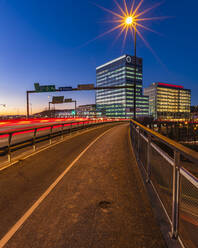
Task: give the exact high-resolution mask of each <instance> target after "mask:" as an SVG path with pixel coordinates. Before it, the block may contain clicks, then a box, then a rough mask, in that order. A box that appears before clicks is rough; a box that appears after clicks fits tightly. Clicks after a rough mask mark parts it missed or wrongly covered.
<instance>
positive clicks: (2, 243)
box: [0, 127, 115, 248]
mask: <svg viewBox="0 0 198 248" xmlns="http://www.w3.org/2000/svg"><path fill="white" fill-rule="evenodd" d="M113 128H115V127H113ZM113 128H110V129H108V130H107V131H105V132H104V133H102V134H101V135H99V136H98V137H97V138H96V139H95V140H93V141H92V142H91V143H90V144H89V145H88V146H87V147H86V148H85V149H84V150H83V151H82V152H81V153H80V154H79V155H78V156H77V158H76V159H75V160H73V162H72V163H71V164H70V165H69V166H68V167H67V168H66V170H65V171H64V172H63V173H62V174H61V175H60V176H59V177H58V178H57V179H56V180H55V181H54V182H53V183H52V184H51V185H50V186H49V188H48V189H47V190H46V191H45V192H44V193H43V194H42V195H41V197H40V198H39V199H38V200H37V201H36V202H35V203H34V204H33V205H32V207H31V208H29V209H28V210H27V212H26V213H25V214H24V215H23V216H22V217H21V218H20V219H19V220H18V221H17V222H16V224H15V225H14V226H12V227H11V229H10V230H9V231H8V232H7V233H6V234H5V236H4V237H3V238H2V239H1V240H0V248H3V247H4V246H5V245H6V244H7V242H8V241H9V240H10V239H11V238H12V236H13V235H14V234H15V233H16V232H17V230H18V229H19V228H20V227H21V226H22V225H23V223H24V222H25V221H26V220H27V219H28V218H29V217H30V216H31V214H32V213H33V212H34V211H35V209H36V208H37V207H38V206H39V205H40V204H41V203H42V201H43V200H44V199H45V198H46V197H47V196H48V195H49V193H50V192H51V191H52V190H53V189H54V188H55V186H56V185H57V184H58V183H59V182H60V181H61V179H62V178H63V177H64V176H65V175H66V174H67V173H68V172H69V170H70V169H71V168H72V167H73V166H74V164H75V163H76V162H77V161H78V160H79V159H80V158H81V157H82V156H83V155H84V154H85V152H86V151H87V150H88V149H89V148H90V147H91V146H92V145H94V144H95V143H96V142H97V140H99V139H100V138H101V137H102V136H104V135H105V134H106V133H107V132H109V131H110V130H111V129H113Z"/></svg>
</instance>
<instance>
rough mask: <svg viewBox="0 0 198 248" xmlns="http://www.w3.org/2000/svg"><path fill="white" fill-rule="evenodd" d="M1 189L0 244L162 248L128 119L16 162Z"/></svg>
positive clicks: (11, 247)
mask: <svg viewBox="0 0 198 248" xmlns="http://www.w3.org/2000/svg"><path fill="white" fill-rule="evenodd" d="M107 130H108V131H107ZM104 131H107V132H106V133H105V134H104V135H103V136H101V137H99V138H98V139H97V140H95V139H96V138H97V137H98V136H99V135H101V134H102V133H104ZM94 140H95V142H93V141H94ZM90 142H93V143H92V144H91V145H90V146H89V147H88V149H87V150H85V148H86V147H87V145H88V144H90ZM79 154H81V155H80V156H79ZM77 156H78V158H77V159H76V157H77ZM68 166H69V167H68ZM61 173H64V174H63V175H62V176H63V177H62V179H61V178H59V179H61V180H60V181H59V182H58V181H57V180H56V179H57V177H58V176H59V175H60V174H61ZM53 182H56V183H57V184H56V183H55V184H54V185H53V186H52V183H53ZM49 187H51V188H49ZM0 188H1V194H0V219H1V225H0V239H1V241H0V247H6V248H15V247H17V248H18V247H24V248H26V247H27V248H29V247H31V248H36V247H42V248H45V247H46V248H47V247H50V248H56V247H57V248H59V247H60V248H61V247H67V248H81V247H83V248H84V247H87V248H89V247H97V248H99V247H101V248H105V247H108V248H110V247H111V248H112V247H120V248H127V247H134V248H136V247H137V248H143V247H146V248H150V247H156V248H161V247H166V246H165V243H164V241H163V238H162V236H161V233H160V231H159V227H158V225H157V224H156V222H155V219H154V217H153V214H152V210H151V207H150V203H149V200H148V198H147V194H146V190H145V188H144V185H143V181H142V179H141V176H140V173H139V169H138V167H137V165H136V161H135V158H134V154H133V152H132V149H131V144H130V141H129V126H128V124H122V125H118V126H117V125H116V126H115V125H108V127H107V126H106V127H100V128H97V129H95V130H92V131H88V132H85V133H82V134H81V135H79V136H75V137H72V138H70V139H68V140H66V141H64V142H63V143H61V144H58V145H56V146H54V147H51V148H49V149H47V150H45V151H43V152H41V153H38V154H36V155H34V156H32V157H30V158H27V159H26V160H24V161H20V162H19V163H18V164H17V165H16V166H14V167H10V168H9V169H6V170H5V171H2V172H0ZM44 192H45V193H46V194H45V195H43V197H42V198H40V197H41V195H42V194H43V193H44ZM39 198H40V202H37V203H38V204H37V205H38V206H37V207H36V205H35V204H34V203H35V201H37V200H38V199H39ZM27 217H28V218H27ZM20 218H21V219H20ZM19 219H20V222H17V221H18V220H19ZM16 223H17V224H16Z"/></svg>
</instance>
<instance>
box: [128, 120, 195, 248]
mask: <svg viewBox="0 0 198 248" xmlns="http://www.w3.org/2000/svg"><path fill="white" fill-rule="evenodd" d="M130 132H131V140H132V144H133V149H134V152H135V155H136V158H137V161H138V164H139V165H140V166H142V167H143V169H144V171H145V173H146V177H147V183H151V184H152V186H153V188H154V191H155V192H156V194H157V196H158V199H159V201H160V203H161V204H162V207H163V209H164V211H165V213H166V216H167V218H168V220H169V222H170V226H171V230H170V233H171V236H172V238H174V239H179V241H180V244H181V245H182V247H186V248H187V247H188V248H195V247H196V248H197V247H198V235H197V234H198V153H197V152H195V151H193V150H190V149H188V148H186V147H184V146H183V145H181V144H179V143H177V142H175V141H173V140H171V139H169V138H166V137H164V136H162V135H161V134H159V133H157V132H154V131H152V130H150V129H148V128H146V127H144V126H143V125H141V124H139V123H138V122H136V121H134V120H132V121H131V122H130Z"/></svg>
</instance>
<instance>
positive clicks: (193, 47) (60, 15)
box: [0, 0, 198, 114]
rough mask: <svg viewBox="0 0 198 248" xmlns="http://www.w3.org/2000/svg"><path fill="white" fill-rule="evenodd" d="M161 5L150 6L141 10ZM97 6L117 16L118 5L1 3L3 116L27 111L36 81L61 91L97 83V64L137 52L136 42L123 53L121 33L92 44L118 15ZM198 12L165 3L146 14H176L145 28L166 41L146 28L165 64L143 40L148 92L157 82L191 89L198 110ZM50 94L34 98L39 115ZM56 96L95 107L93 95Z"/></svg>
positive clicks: (140, 49)
mask: <svg viewBox="0 0 198 248" xmlns="http://www.w3.org/2000/svg"><path fill="white" fill-rule="evenodd" d="M118 2H119V3H120V4H122V6H123V2H122V0H118ZM138 2H139V0H136V3H138ZM158 2H160V1H157V0H145V1H144V4H143V5H142V10H143V9H144V8H148V7H149V6H152V5H153V4H155V3H158ZM94 3H97V4H100V5H101V6H103V7H105V8H108V9H112V10H113V11H116V12H119V9H118V8H117V7H116V5H115V3H114V1H113V0H90V1H88V0H75V1H74V0H58V1H57V0H0V37H1V39H0V86H1V88H0V104H6V105H7V107H6V108H3V107H2V106H0V114H5V113H14V112H15V113H19V114H23V113H25V109H26V98H25V97H26V95H25V92H26V90H33V89H34V82H39V83H40V84H55V85H56V86H57V87H58V86H74V87H75V86H77V84H83V83H85V84H87V83H95V82H96V71H95V69H96V67H97V66H99V65H101V64H103V63H105V62H108V61H110V60H112V59H115V58H116V57H119V56H121V55H122V54H133V43H132V42H133V41H132V38H131V37H130V36H129V37H128V38H127V41H126V45H125V47H124V49H122V41H123V36H121V37H120V38H119V39H118V40H117V41H116V42H114V41H115V39H116V36H117V35H118V33H119V31H115V32H113V33H111V34H109V35H106V36H104V37H102V38H100V39H97V40H95V41H93V42H90V43H88V41H90V40H93V39H94V38H95V37H97V36H98V35H100V34H102V33H104V32H106V31H107V30H109V29H111V28H112V27H114V24H112V23H106V22H105V21H107V20H112V18H113V16H112V15H111V14H110V13H107V12H105V11H103V10H102V9H100V8H98V7H97V6H96V5H94ZM127 3H128V4H131V1H127ZM197 9H198V1H196V0H192V1H181V0H174V1H171V0H166V1H164V2H163V4H162V5H160V6H159V7H157V8H156V9H153V10H152V11H151V12H149V13H148V14H147V15H145V16H147V17H151V16H152V17H153V16H171V18H169V19H165V20H160V21H159V20H155V21H148V22H145V25H146V26H148V27H150V28H152V29H154V30H155V31H157V32H159V33H161V35H158V34H155V33H152V32H149V31H145V30H141V32H142V34H143V36H144V38H145V39H146V40H147V41H148V42H149V44H150V45H151V47H152V48H153V50H154V51H155V53H156V54H157V56H158V57H159V58H160V60H161V63H160V62H159V60H158V59H157V58H156V57H155V56H154V55H153V54H152V52H151V51H150V50H149V49H148V48H147V47H146V46H145V44H144V43H143V42H142V40H141V39H140V38H138V40H137V55H138V56H140V57H142V58H143V66H144V67H143V85H144V87H146V86H148V85H149V84H151V83H152V82H165V83H173V84H178V85H183V86H184V87H185V88H189V89H191V90H192V105H195V104H198V94H197V92H198V82H197V71H198V69H197V67H198V66H197V65H198V62H197V58H198V48H197V46H198V32H197V24H198V21H197ZM49 95H50V96H52V95H54V94H53V93H49V94H37V95H34V96H33V97H31V104H32V108H33V112H36V111H38V110H40V109H44V108H45V107H47V102H48V96H49ZM56 95H65V97H73V98H74V99H77V100H78V104H86V103H94V101H95V94H94V92H92V93H90V92H89V93H86V92H80V93H78V94H77V93H75V94H71V93H70V94H68V93H64V94H56Z"/></svg>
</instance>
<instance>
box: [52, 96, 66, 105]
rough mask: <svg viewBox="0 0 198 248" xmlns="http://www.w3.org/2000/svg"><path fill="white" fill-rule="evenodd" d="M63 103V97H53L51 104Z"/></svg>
mask: <svg viewBox="0 0 198 248" xmlns="http://www.w3.org/2000/svg"><path fill="white" fill-rule="evenodd" d="M63 102H64V96H53V98H52V103H53V104H55V103H56V104H57V103H63Z"/></svg>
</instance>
